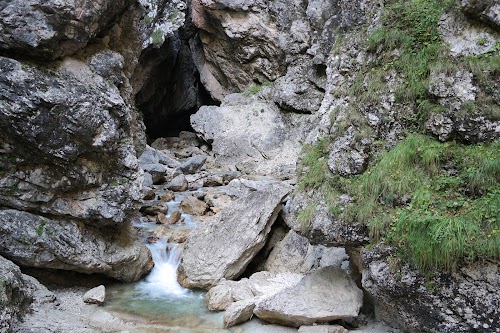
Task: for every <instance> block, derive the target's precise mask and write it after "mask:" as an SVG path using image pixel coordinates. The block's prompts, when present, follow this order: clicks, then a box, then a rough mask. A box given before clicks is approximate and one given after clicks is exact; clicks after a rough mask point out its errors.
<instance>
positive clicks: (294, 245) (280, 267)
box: [264, 230, 349, 274]
mask: <svg viewBox="0 0 500 333" xmlns="http://www.w3.org/2000/svg"><path fill="white" fill-rule="evenodd" d="M347 260H349V257H348V256H347V253H346V252H345V249H344V248H340V247H333V248H328V247H325V246H323V245H311V244H310V243H309V241H308V240H307V238H305V237H303V236H300V235H298V234H297V233H296V232H295V231H293V230H290V231H289V232H288V234H287V235H286V236H285V238H284V239H283V240H282V241H280V242H279V243H278V244H276V245H275V246H274V248H273V250H272V251H271V253H270V254H269V257H268V259H267V260H266V262H265V264H264V269H265V270H266V271H269V272H274V273H282V272H293V273H301V274H306V273H309V272H311V271H314V270H316V269H319V268H322V267H327V266H335V267H340V266H341V265H342V263H343V262H344V261H347Z"/></svg>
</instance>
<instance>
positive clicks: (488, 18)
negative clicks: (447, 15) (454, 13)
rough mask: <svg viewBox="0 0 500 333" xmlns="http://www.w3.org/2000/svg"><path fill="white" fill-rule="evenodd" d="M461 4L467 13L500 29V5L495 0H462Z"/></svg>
mask: <svg viewBox="0 0 500 333" xmlns="http://www.w3.org/2000/svg"><path fill="white" fill-rule="evenodd" d="M460 5H461V6H462V10H463V11H464V12H465V13H466V14H468V15H471V16H473V17H476V18H478V19H480V20H481V21H484V22H485V23H487V24H490V25H491V26H493V27H495V28H496V29H500V5H499V4H498V2H496V1H495V0H479V1H477V0H476V1H471V0H461V1H460Z"/></svg>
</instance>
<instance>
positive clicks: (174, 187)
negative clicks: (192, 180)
mask: <svg viewBox="0 0 500 333" xmlns="http://www.w3.org/2000/svg"><path fill="white" fill-rule="evenodd" d="M167 188H168V189H169V190H171V191H174V192H183V191H186V190H187V189H188V182H187V180H186V176H184V175H178V176H176V177H174V179H172V180H171V181H170V182H168V184H167Z"/></svg>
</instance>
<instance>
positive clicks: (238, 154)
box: [191, 94, 302, 176]
mask: <svg viewBox="0 0 500 333" xmlns="http://www.w3.org/2000/svg"><path fill="white" fill-rule="evenodd" d="M300 125H301V123H300V119H299V116H298V115H295V114H284V113H282V112H280V111H279V109H278V108H277V107H276V106H274V105H273V104H270V103H266V102H263V101H259V100H255V99H252V98H249V97H246V96H244V95H242V94H233V95H229V96H227V97H226V99H225V100H224V102H223V103H222V105H221V106H220V107H218V106H203V107H201V108H200V109H199V111H198V112H197V113H195V114H194V115H192V116H191V126H192V127H193V129H194V130H195V131H196V132H198V133H199V134H200V135H201V136H202V138H203V139H204V140H205V141H207V142H209V143H211V144H212V152H213V153H214V155H215V162H216V163H217V164H223V165H236V168H237V169H239V170H240V171H242V172H245V173H257V174H267V175H274V176H290V175H291V174H293V173H295V168H296V163H297V159H298V155H299V153H300V149H301V144H300V138H301V137H302V133H301V131H300Z"/></svg>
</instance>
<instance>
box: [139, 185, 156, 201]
mask: <svg viewBox="0 0 500 333" xmlns="http://www.w3.org/2000/svg"><path fill="white" fill-rule="evenodd" d="M155 197H156V192H155V191H154V190H153V189H152V188H149V187H144V196H143V197H142V199H143V200H153V199H154V198H155Z"/></svg>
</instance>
